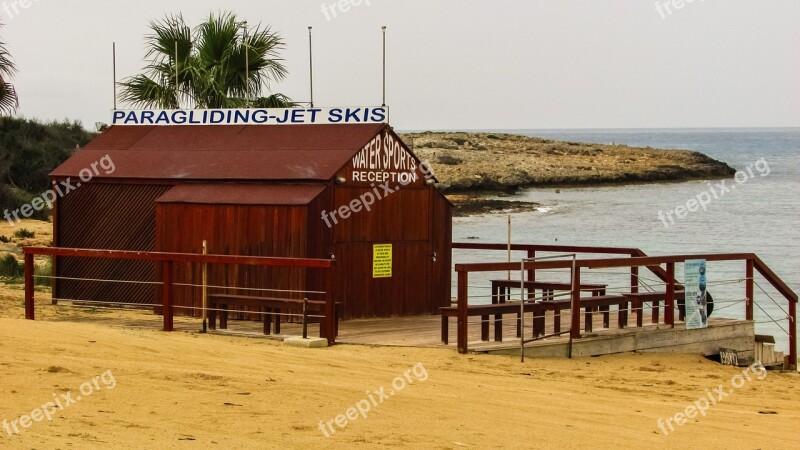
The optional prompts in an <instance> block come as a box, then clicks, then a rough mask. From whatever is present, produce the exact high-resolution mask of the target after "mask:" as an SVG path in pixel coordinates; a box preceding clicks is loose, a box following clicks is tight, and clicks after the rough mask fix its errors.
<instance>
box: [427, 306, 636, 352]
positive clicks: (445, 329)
mask: <svg viewBox="0 0 800 450" xmlns="http://www.w3.org/2000/svg"><path fill="white" fill-rule="evenodd" d="M612 305H618V306H619V321H618V322H619V327H620V328H624V327H626V326H627V324H628V300H627V299H626V298H625V297H623V296H622V295H619V294H612V295H601V296H592V297H583V298H581V308H584V311H585V323H584V328H585V329H586V331H592V314H593V312H594V309H596V308H598V309H599V310H600V312H601V313H602V314H603V326H604V327H605V328H608V327H609V322H610V310H609V307H610V306H612ZM571 307H572V300H571V299H568V298H565V299H560V300H549V301H541V302H535V303H534V302H525V303H524V308H525V312H526V313H533V336H534V337H539V336H542V335H544V333H545V312H546V311H553V312H554V315H553V317H554V324H553V332H554V333H560V332H561V311H562V310H564V309H571ZM439 311H440V312H441V315H442V343H444V344H445V345H447V343H448V340H449V332H450V321H449V319H450V318H451V317H458V307H457V306H446V307H442V308H439ZM504 314H516V316H517V337H519V336H520V334H521V330H520V327H521V325H522V320H521V319H520V318H521V312H520V303H519V302H506V303H495V304H491V305H470V306H468V307H467V317H476V316H480V317H481V340H482V341H488V340H489V322H490V319H489V317H490V316H492V315H494V323H495V330H494V340H495V341H496V342H502V341H503V322H502V320H503V315H504Z"/></svg>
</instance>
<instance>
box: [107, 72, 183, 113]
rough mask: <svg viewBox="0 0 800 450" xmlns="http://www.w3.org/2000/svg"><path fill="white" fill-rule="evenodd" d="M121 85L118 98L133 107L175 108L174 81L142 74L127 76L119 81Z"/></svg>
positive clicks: (176, 104) (176, 105)
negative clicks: (170, 81) (165, 80)
mask: <svg viewBox="0 0 800 450" xmlns="http://www.w3.org/2000/svg"><path fill="white" fill-rule="evenodd" d="M119 84H120V86H121V87H122V92H120V97H119V99H120V100H121V101H123V102H126V103H130V104H131V105H132V106H133V107H135V108H136V107H143V108H177V107H178V103H177V100H176V98H175V89H174V86H175V84H174V83H164V82H163V80H162V81H157V80H153V79H152V78H149V77H147V76H146V75H144V74H140V75H136V76H133V77H130V78H127V79H126V80H125V81H123V82H121V83H119Z"/></svg>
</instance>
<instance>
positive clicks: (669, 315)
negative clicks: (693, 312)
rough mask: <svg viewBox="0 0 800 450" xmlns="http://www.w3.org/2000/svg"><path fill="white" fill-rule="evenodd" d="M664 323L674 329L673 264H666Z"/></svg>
mask: <svg viewBox="0 0 800 450" xmlns="http://www.w3.org/2000/svg"><path fill="white" fill-rule="evenodd" d="M664 303H665V304H664V323H665V324H666V325H669V326H671V327H673V328H675V263H674V262H669V263H667V298H666V301H665V302H664Z"/></svg>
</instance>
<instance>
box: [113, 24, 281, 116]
mask: <svg viewBox="0 0 800 450" xmlns="http://www.w3.org/2000/svg"><path fill="white" fill-rule="evenodd" d="M150 28H151V29H152V30H153V34H152V35H149V36H147V38H146V43H147V47H148V50H147V54H146V56H145V57H146V58H147V59H150V60H151V62H150V64H149V65H148V66H147V67H145V69H144V72H143V73H141V74H139V75H136V76H133V77H130V78H127V79H125V80H124V81H123V82H122V83H120V84H121V86H122V92H121V95H120V99H121V100H122V101H123V102H127V103H129V104H131V105H132V106H134V107H144V108H179V107H180V106H184V107H194V108H242V107H247V106H256V107H290V106H294V105H295V104H294V103H293V102H292V100H291V99H290V98H289V97H286V96H285V95H283V94H277V93H276V94H272V95H268V96H266V97H263V96H262V89H263V88H264V87H266V88H267V89H269V86H270V83H271V82H273V81H280V80H282V79H283V78H284V77H285V76H286V75H287V73H288V72H287V71H286V68H285V67H284V66H283V64H282V63H281V61H282V60H281V59H280V58H278V53H279V51H280V50H281V49H283V47H284V44H283V40H282V38H281V37H280V36H279V35H278V34H277V33H273V32H272V31H271V30H270V28H269V27H264V28H262V27H261V25H258V26H256V27H255V28H254V29H250V30H248V29H247V28H246V22H239V21H238V20H237V18H236V15H235V14H233V13H230V12H227V13H220V14H219V15H217V16H216V17H215V16H214V14H211V15H210V16H209V18H208V20H207V21H206V22H204V23H202V24H200V25H199V26H198V27H196V28H195V29H194V31H192V30H191V29H190V28H189V27H188V26H187V25H186V23H185V22H184V20H183V17H182V16H181V15H177V16H167V17H166V18H164V19H163V20H161V21H153V22H150ZM240 31H241V33H240ZM176 46H177V52H176ZM176 59H177V63H178V68H177V77H176V69H175V62H176ZM176 78H177V84H176Z"/></svg>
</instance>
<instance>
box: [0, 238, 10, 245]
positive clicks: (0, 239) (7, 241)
mask: <svg viewBox="0 0 800 450" xmlns="http://www.w3.org/2000/svg"><path fill="white" fill-rule="evenodd" d="M0 242H2V243H3V244H8V243H9V242H11V239H9V238H8V237H7V236H0Z"/></svg>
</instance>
